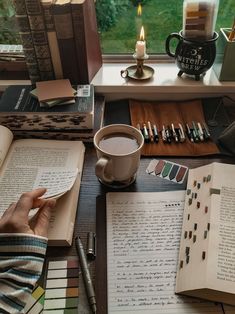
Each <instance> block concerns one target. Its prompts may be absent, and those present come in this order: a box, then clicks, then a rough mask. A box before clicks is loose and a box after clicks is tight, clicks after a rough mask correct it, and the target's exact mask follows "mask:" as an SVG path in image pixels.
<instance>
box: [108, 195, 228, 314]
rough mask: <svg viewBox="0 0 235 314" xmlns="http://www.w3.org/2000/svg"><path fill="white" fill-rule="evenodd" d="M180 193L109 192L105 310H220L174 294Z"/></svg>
mask: <svg viewBox="0 0 235 314" xmlns="http://www.w3.org/2000/svg"><path fill="white" fill-rule="evenodd" d="M184 197H185V192H184V191H177V192H162V193H151V192H149V193H125V192H124V193H121V192H120V193H108V194H107V278H108V313H109V314H117V313H119V314H120V313H122V314H123V313H125V314H128V313H145V314H150V313H151V314H158V313H159V314H160V313H161V314H162V313H169V314H176V313H178V314H179V313H180V314H184V313H185V314H186V313H187V314H189V313H195V314H196V313H208V312H210V313H222V310H221V308H220V306H216V305H214V304H213V303H209V302H203V301H200V300H197V299H191V298H187V297H182V296H178V295H175V293H174V288H175V276H176V268H177V257H178V250H179V243H180V236H181V227H182V218H183V207H184Z"/></svg>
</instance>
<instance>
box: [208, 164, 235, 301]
mask: <svg viewBox="0 0 235 314" xmlns="http://www.w3.org/2000/svg"><path fill="white" fill-rule="evenodd" d="M234 178H235V165H229V164H222V163H214V164H213V174H212V184H213V186H212V190H211V191H210V193H211V226H212V232H213V235H211V237H209V249H210V252H209V254H210V255H209V259H208V270H209V276H208V284H209V285H210V287H211V288H214V289H217V290H220V291H226V292H229V293H232V294H234V291H235V290H234V287H235V259H234V256H235V245H234V243H235V211H234V208H235V181H234ZM234 298H235V296H234Z"/></svg>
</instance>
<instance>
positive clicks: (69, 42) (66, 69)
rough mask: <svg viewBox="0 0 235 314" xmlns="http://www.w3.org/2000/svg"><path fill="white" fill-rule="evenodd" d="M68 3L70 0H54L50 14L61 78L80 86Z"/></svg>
mask: <svg viewBox="0 0 235 314" xmlns="http://www.w3.org/2000/svg"><path fill="white" fill-rule="evenodd" d="M70 2H71V0H56V1H55V3H54V4H53V6H52V14H53V17H54V24H55V30H56V36H57V40H58V46H59V52H60V57H61V64H62V70H63V77H64V78H67V79H69V80H70V82H71V83H72V84H81V83H80V81H79V74H78V64H77V57H76V50H75V41H74V30H73V25H72V15H71V4H70Z"/></svg>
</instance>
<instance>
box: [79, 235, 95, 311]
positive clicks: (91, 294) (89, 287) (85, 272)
mask: <svg viewBox="0 0 235 314" xmlns="http://www.w3.org/2000/svg"><path fill="white" fill-rule="evenodd" d="M75 243H76V249H77V253H78V256H79V261H80V265H81V270H82V277H83V281H84V284H85V288H86V294H87V298H88V302H89V304H90V306H91V309H92V312H93V313H96V300H95V291H94V288H93V284H92V281H91V276H90V272H89V269H88V264H87V260H86V255H85V252H84V249H83V245H82V241H81V239H80V238H79V237H76V239H75Z"/></svg>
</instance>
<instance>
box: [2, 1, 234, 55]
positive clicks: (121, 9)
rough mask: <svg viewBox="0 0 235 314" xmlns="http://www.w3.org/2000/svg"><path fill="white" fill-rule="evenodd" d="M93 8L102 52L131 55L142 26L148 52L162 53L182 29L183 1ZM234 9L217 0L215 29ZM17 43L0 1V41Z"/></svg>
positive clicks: (10, 16)
mask: <svg viewBox="0 0 235 314" xmlns="http://www.w3.org/2000/svg"><path fill="white" fill-rule="evenodd" d="M138 3H141V5H142V6H141V8H142V14H141V15H140V13H139V14H138ZM96 11H97V21H98V27H99V32H100V38H101V46H102V51H103V54H115V55H116V54H133V52H134V49H135V42H136V40H137V39H138V37H139V33H140V28H141V26H142V25H143V26H144V30H145V39H146V41H147V52H148V53H149V54H150V53H154V54H157V53H165V39H166V37H167V36H168V35H169V34H170V33H172V32H179V31H180V30H181V28H182V11H183V0H167V1H166V0H96ZM234 12H235V1H234V0H220V5H219V13H218V18H217V25H216V30H217V31H219V28H220V27H228V28H229V27H231V26H232V23H233V19H234ZM19 42H20V39H19V35H18V33H17V26H16V23H15V19H14V9H13V6H12V3H11V0H1V1H0V43H1V44H2V43H12V44H14V43H19Z"/></svg>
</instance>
